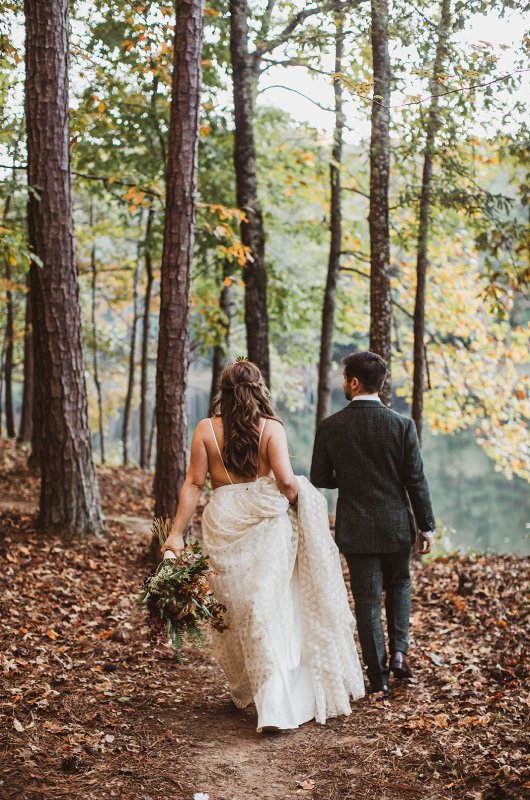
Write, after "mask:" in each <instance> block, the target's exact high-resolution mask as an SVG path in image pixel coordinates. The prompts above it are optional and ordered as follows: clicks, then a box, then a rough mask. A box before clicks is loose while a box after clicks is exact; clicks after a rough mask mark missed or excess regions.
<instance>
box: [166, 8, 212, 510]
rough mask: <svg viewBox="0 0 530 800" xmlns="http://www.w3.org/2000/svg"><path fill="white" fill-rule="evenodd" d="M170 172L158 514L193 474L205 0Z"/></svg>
mask: <svg viewBox="0 0 530 800" xmlns="http://www.w3.org/2000/svg"><path fill="white" fill-rule="evenodd" d="M176 7H177V10H178V14H177V23H176V27H175V45H174V53H175V55H174V65H173V79H172V90H171V110H170V122H169V147H168V160H167V177H166V213H165V224H164V243H163V251H162V269H161V286H160V325H159V338H158V355H157V367H156V425H157V454H156V474H155V483H154V492H155V514H156V515H157V516H162V517H167V516H173V515H174V513H175V511H176V507H177V502H178V495H179V492H180V488H181V486H182V483H183V481H184V477H185V474H186V449H187V440H186V438H187V437H186V433H187V430H186V428H187V424H186V389H187V380H188V363H189V310H190V284H191V263H192V255H193V241H194V226H195V211H196V197H195V195H196V190H197V144H198V120H199V100H200V89H201V50H202V35H203V21H204V19H203V18H204V2H203V0H179V2H178V4H177V6H176Z"/></svg>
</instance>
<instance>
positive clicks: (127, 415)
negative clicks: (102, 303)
mask: <svg viewBox="0 0 530 800" xmlns="http://www.w3.org/2000/svg"><path fill="white" fill-rule="evenodd" d="M138 251H140V245H138ZM139 278H140V252H138V257H137V259H136V269H135V270H134V288H133V321H132V328H131V347H130V350H129V375H128V380H127V394H126V396H125V405H124V408H123V429H122V443H123V466H124V467H126V466H127V464H128V463H129V423H130V419H131V407H132V399H133V392H134V371H135V366H136V330H137V328H138V280H139Z"/></svg>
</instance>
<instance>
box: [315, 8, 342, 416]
mask: <svg viewBox="0 0 530 800" xmlns="http://www.w3.org/2000/svg"><path fill="white" fill-rule="evenodd" d="M334 16H335V74H336V75H337V76H338V75H340V74H341V73H342V56H343V51H344V25H343V18H342V14H341V4H340V3H339V4H337V8H336V10H335V15H334ZM334 94H335V130H334V133H333V148H332V151H331V161H330V165H329V179H330V187H331V199H330V222H329V229H330V245H329V257H328V274H327V279H326V288H325V291H324V304H323V307H322V328H321V334H320V357H319V362H318V392H317V424H318V423H319V422H320V421H321V420H322V419H324V417H327V416H328V415H329V411H330V403H331V363H332V357H333V331H334V322H335V302H336V297H337V281H338V277H339V272H340V254H341V243H342V209H341V175H340V171H341V166H342V144H343V141H342V140H343V129H344V114H343V111H342V83H341V81H340V80H339V78H335V82H334Z"/></svg>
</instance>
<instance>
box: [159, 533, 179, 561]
mask: <svg viewBox="0 0 530 800" xmlns="http://www.w3.org/2000/svg"><path fill="white" fill-rule="evenodd" d="M161 550H162V556H163V557H164V558H165V557H166V553H167V551H168V550H169V551H170V552H171V553H173V555H174V556H175V558H178V557H179V556H180V554H181V553H182V551H183V550H184V539H183V538H182V536H178V535H176V534H172V533H170V534H169V536H168V537H167V539H166V541H165V542H164V544H163V546H162V548H161Z"/></svg>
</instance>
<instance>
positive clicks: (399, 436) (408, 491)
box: [311, 400, 435, 553]
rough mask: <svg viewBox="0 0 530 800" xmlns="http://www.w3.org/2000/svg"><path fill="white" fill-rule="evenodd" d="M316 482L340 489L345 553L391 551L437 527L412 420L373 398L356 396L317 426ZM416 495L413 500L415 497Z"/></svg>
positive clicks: (339, 532)
mask: <svg viewBox="0 0 530 800" xmlns="http://www.w3.org/2000/svg"><path fill="white" fill-rule="evenodd" d="M311 482H312V483H313V484H314V485H315V486H319V487H323V488H327V489H335V488H337V487H338V489H339V497H338V501H337V519H336V526H335V537H336V542H337V545H338V547H339V549H340V550H341V552H343V553H393V552H397V551H398V550H402V549H404V548H406V547H410V545H411V542H412V541H413V540H414V537H415V526H414V519H413V516H412V512H411V509H410V506H412V510H413V511H414V515H415V517H416V522H417V524H418V527H419V529H420V530H422V531H428V530H434V528H435V522H434V516H433V512H432V507H431V499H430V495H429V487H428V485H427V481H426V479H425V475H424V474H423V461H422V457H421V452H420V446H419V442H418V437H417V434H416V426H415V424H414V422H413V421H412V420H411V419H409V418H408V417H404V416H403V415H402V414H398V413H397V412H396V411H392V410H391V409H389V408H387V407H386V406H385V405H383V404H382V403H380V402H377V401H374V400H354V401H352V402H351V403H350V404H349V405H348V406H346V407H345V408H343V409H342V411H339V412H338V413H337V414H332V415H331V417H328V418H327V419H325V420H323V421H322V422H321V423H320V425H319V426H318V429H317V433H316V438H315V446H314V449H313V460H312V463H311ZM409 498H410V503H409Z"/></svg>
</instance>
